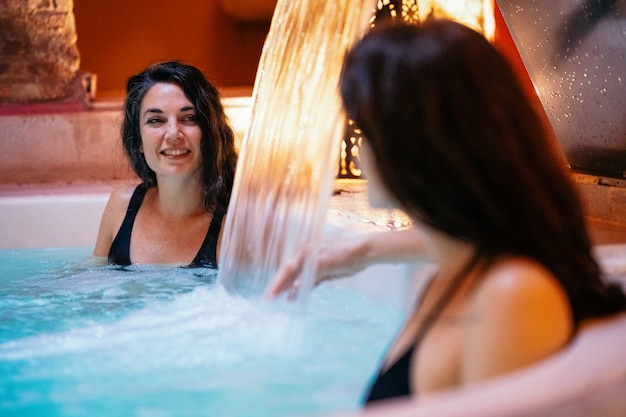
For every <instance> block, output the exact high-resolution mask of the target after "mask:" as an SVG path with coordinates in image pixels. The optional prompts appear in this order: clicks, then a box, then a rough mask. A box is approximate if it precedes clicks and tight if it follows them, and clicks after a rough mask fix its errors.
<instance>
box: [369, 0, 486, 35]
mask: <svg viewBox="0 0 626 417" xmlns="http://www.w3.org/2000/svg"><path fill="white" fill-rule="evenodd" d="M378 3H379V5H378V7H379V8H380V7H383V6H387V5H389V3H390V0H379V2H378ZM392 15H395V16H401V17H402V19H403V20H404V21H406V22H408V23H419V22H422V21H424V20H426V19H427V18H428V17H437V18H445V19H451V20H454V21H456V22H459V23H462V24H464V25H466V26H468V27H470V28H472V29H474V30H476V31H477V32H480V33H482V34H483V35H484V36H485V37H486V38H487V39H489V40H490V41H492V40H493V38H494V33H495V16H494V0H402V2H401V4H400V10H394V11H393V12H392Z"/></svg>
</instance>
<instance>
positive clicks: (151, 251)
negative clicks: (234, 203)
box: [94, 61, 237, 268]
mask: <svg viewBox="0 0 626 417" xmlns="http://www.w3.org/2000/svg"><path fill="white" fill-rule="evenodd" d="M122 143H123V145H124V150H125V152H126V154H127V156H128V158H129V160H130V163H131V165H132V168H133V170H134V171H135V173H136V174H137V176H138V177H139V178H140V179H141V181H142V183H141V184H139V185H133V186H122V187H120V188H118V189H117V190H115V191H114V192H113V193H112V195H111V197H110V199H109V202H108V204H107V206H106V208H105V212H104V214H103V216H102V221H101V224H100V231H99V233H98V239H97V242H96V246H95V249H94V255H95V256H101V257H107V259H108V262H109V263H111V264H117V265H129V264H131V263H142V264H180V265H189V266H208V267H213V268H216V267H217V252H218V249H219V240H220V232H221V226H222V220H223V217H224V214H225V213H226V209H227V207H228V202H229V200H230V194H231V190H232V186H233V179H234V175H235V165H236V163H237V152H236V149H235V142H234V133H233V130H232V128H231V127H230V124H229V122H228V118H227V117H226V114H225V113H224V109H223V106H222V103H221V99H220V96H219V93H218V90H217V88H216V87H215V86H214V85H213V84H211V83H210V82H209V81H208V80H207V79H206V78H205V76H204V75H203V74H202V72H201V71H200V70H199V69H198V68H196V67H194V66H191V65H188V64H184V63H181V62H178V61H171V62H162V63H157V64H154V65H151V66H150V67H148V68H146V69H145V70H144V71H142V72H141V73H139V74H136V75H133V76H131V77H130V78H129V79H128V83H127V97H126V101H125V103H124V120H123V123H122ZM131 237H132V239H131Z"/></svg>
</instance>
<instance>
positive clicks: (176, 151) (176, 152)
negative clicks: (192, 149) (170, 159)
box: [163, 149, 189, 156]
mask: <svg viewBox="0 0 626 417" xmlns="http://www.w3.org/2000/svg"><path fill="white" fill-rule="evenodd" d="M188 152H189V151H188V150H186V149H168V150H165V151H163V154H164V155H171V156H178V155H183V154H186V153H188Z"/></svg>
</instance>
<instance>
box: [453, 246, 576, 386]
mask: <svg viewBox="0 0 626 417" xmlns="http://www.w3.org/2000/svg"><path fill="white" fill-rule="evenodd" d="M471 311H472V314H473V315H474V316H475V317H476V319H477V320H476V322H475V323H476V325H475V326H472V327H471V328H470V329H469V332H468V333H467V335H466V336H467V338H466V340H465V344H464V348H463V350H464V355H465V359H466V360H465V361H464V370H463V373H464V377H465V379H466V380H468V381H469V380H478V379H483V378H485V377H488V376H493V375H497V374H501V373H504V372H509V371H512V370H514V369H517V368H520V367H522V366H525V365H528V364H530V363H533V362H535V361H538V360H541V359H543V358H545V357H547V356H549V355H551V354H553V353H555V352H556V351H558V350H559V349H561V348H562V347H563V346H564V345H565V344H566V343H567V342H568V341H569V340H570V339H571V336H572V332H573V319H572V312H571V306H570V303H569V300H568V297H567V294H566V292H565V289H564V288H563V286H562V285H561V284H560V283H559V281H558V280H557V278H556V277H555V276H554V275H553V274H552V273H551V272H550V271H549V270H548V269H547V268H546V267H544V266H543V265H541V264H540V263H538V262H535V261H533V260H530V259H526V258H519V257H510V258H506V259H503V260H500V261H498V262H497V263H496V264H494V265H493V266H492V267H491V268H490V269H489V270H488V271H487V272H486V273H485V275H484V276H483V277H482V279H481V283H480V285H479V286H478V287H477V289H476V291H475V293H474V296H473V297H472V301H471Z"/></svg>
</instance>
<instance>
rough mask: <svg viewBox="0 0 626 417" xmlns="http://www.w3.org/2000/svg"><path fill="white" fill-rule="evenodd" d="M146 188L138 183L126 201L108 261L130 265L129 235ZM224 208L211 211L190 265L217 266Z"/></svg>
mask: <svg viewBox="0 0 626 417" xmlns="http://www.w3.org/2000/svg"><path fill="white" fill-rule="evenodd" d="M147 190H148V188H147V187H146V185H145V184H139V185H138V186H137V188H135V191H134V192H133V195H132V196H131V198H130V202H129V203H128V209H127V210H126V216H125V217H124V221H123V222H122V226H121V227H120V230H119V231H118V232H117V235H116V236H115V239H113V243H112V244H111V248H110V249H109V263H110V264H115V265H130V264H131V263H132V262H131V260H130V236H131V233H132V230H133V224H134V223H135V218H136V217H137V212H138V211H139V208H140V207H141V203H142V202H143V199H144V197H145V195H146V192H147ZM223 217H224V210H221V209H219V208H217V209H216V210H215V213H213V219H212V220H211V225H210V226H209V230H208V232H207V234H206V237H205V238H204V242H202V246H201V247H200V250H199V251H198V254H197V255H196V257H195V258H194V260H193V261H192V262H191V263H190V264H189V266H190V267H208V268H217V239H218V236H219V234H220V229H221V228H222V219H223Z"/></svg>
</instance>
